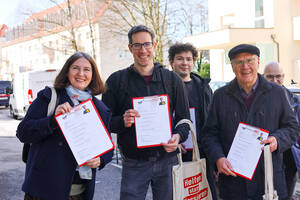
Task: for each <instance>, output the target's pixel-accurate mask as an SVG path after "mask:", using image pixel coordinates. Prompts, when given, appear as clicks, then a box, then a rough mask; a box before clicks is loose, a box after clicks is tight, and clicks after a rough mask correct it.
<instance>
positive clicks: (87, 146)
mask: <svg viewBox="0 0 300 200" xmlns="http://www.w3.org/2000/svg"><path fill="white" fill-rule="evenodd" d="M55 118H56V121H57V122H58V124H59V127H60V129H61V130H62V132H63V134H64V136H65V138H66V140H67V142H68V144H69V146H70V148H71V150H72V153H73V155H74V157H75V159H76V161H77V163H78V165H80V166H81V165H83V164H84V163H85V162H86V161H87V160H89V159H92V158H95V157H98V156H100V155H102V154H104V153H105V152H107V151H109V150H111V149H113V148H114V144H113V142H112V140H111V138H110V136H109V134H108V132H107V130H106V127H105V125H104V124H103V122H102V119H101V118H100V115H99V114H98V112H97V111H96V110H95V106H94V104H93V103H92V101H91V100H90V99H89V100H87V101H85V102H83V103H81V104H79V105H77V106H76V107H74V108H73V109H72V110H71V112H69V113H65V114H62V115H58V116H56V117H55Z"/></svg>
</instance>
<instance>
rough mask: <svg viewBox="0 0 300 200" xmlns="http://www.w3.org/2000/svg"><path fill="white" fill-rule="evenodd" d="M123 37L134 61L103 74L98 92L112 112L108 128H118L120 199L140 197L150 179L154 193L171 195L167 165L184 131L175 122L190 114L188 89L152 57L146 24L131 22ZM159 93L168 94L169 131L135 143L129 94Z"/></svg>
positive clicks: (151, 40) (150, 34)
mask: <svg viewBox="0 0 300 200" xmlns="http://www.w3.org/2000/svg"><path fill="white" fill-rule="evenodd" d="M128 39H129V44H128V48H129V50H130V52H131V53H132V55H133V59H134V63H133V64H132V65H131V66H129V67H128V68H126V69H123V70H120V71H117V72H115V73H113V74H112V75H111V76H110V77H109V78H108V80H107V86H108V88H107V92H106V93H105V94H103V98H102V99H103V102H104V103H105V104H106V105H107V106H108V107H109V108H110V109H111V111H112V113H113V116H112V121H111V127H110V128H111V131H112V132H113V133H117V134H118V145H119V148H120V150H121V153H122V157H123V168H122V181H121V192H120V199H121V200H142V199H145V197H146V194H147V190H148V187H149V184H151V187H152V193H153V199H157V200H162V199H164V200H172V199H173V184H172V167H173V166H174V165H176V164H177V163H178V160H177V156H176V154H177V151H176V150H177V146H178V144H179V143H181V142H184V141H185V140H186V138H187V136H188V133H189V126H188V125H187V124H185V123H184V124H181V125H178V126H176V127H175V125H176V124H177V123H178V122H179V121H180V120H181V119H189V118H190V114H189V107H188V99H187V95H186V93H185V90H184V85H183V82H182V80H181V79H180V77H179V76H177V75H176V73H174V72H172V71H169V70H167V69H164V68H163V67H162V65H161V64H159V63H153V57H154V53H155V49H156V45H157V43H156V42H155V40H154V39H155V38H154V33H153V31H152V30H151V29H149V28H148V27H146V26H143V25H139V26H134V27H132V28H131V30H130V31H129V32H128ZM162 94H167V95H168V97H169V105H168V106H169V111H170V118H171V119H170V122H171V128H172V133H173V134H172V137H171V139H170V140H169V141H168V142H167V143H162V144H161V146H156V147H148V148H137V141H136V132H135V125H134V122H135V118H136V117H140V114H139V113H138V111H137V110H134V109H133V106H132V98H135V97H146V96H154V95H162ZM158 102H159V101H158ZM164 105H165V104H164ZM173 113H175V114H174V115H173ZM153 126H158V124H153Z"/></svg>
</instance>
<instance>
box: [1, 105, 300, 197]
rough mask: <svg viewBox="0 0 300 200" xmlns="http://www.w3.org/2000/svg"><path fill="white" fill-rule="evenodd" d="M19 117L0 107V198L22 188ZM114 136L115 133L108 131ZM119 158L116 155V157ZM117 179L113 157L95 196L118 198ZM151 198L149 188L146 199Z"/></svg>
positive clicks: (17, 194)
mask: <svg viewBox="0 0 300 200" xmlns="http://www.w3.org/2000/svg"><path fill="white" fill-rule="evenodd" d="M19 123H20V120H14V119H12V118H11V117H9V110H8V109H6V108H4V107H0V127H1V128H0V152H1V154H0V162H1V168H0V200H22V199H24V192H22V190H21V187H22V183H23V179H24V170H25V164H24V163H23V161H22V158H21V155H22V147H23V144H22V143H21V142H20V141H19V140H18V139H17V138H16V137H15V134H16V129H17V126H18V124H19ZM112 138H113V140H114V141H115V140H116V137H115V135H114V134H113V135H112ZM118 159H120V157H118ZM120 182H121V165H120V161H119V164H118V163H117V157H116V156H114V158H113V161H112V162H111V163H109V164H108V165H107V166H106V167H105V168H104V169H103V170H101V171H97V177H96V188H95V195H94V199H95V200H118V199H119V193H120ZM294 193H295V196H297V200H298V199H300V181H299V179H298V181H297V184H296V188H295V192H294ZM150 199H152V194H151V189H149V190H148V193H147V197H146V200H150Z"/></svg>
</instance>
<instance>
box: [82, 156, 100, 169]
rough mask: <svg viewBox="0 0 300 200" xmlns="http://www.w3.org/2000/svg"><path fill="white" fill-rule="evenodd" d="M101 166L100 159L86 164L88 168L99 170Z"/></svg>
mask: <svg viewBox="0 0 300 200" xmlns="http://www.w3.org/2000/svg"><path fill="white" fill-rule="evenodd" d="M100 165H101V160H100V157H97V158H93V159H90V160H88V161H86V163H85V166H87V167H89V168H97V167H99V166H100Z"/></svg>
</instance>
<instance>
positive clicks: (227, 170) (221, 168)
mask: <svg viewBox="0 0 300 200" xmlns="http://www.w3.org/2000/svg"><path fill="white" fill-rule="evenodd" d="M216 164H217V167H218V172H219V173H222V174H226V175H227V176H236V174H235V173H233V169H232V167H231V165H230V163H229V161H228V160H227V159H226V158H225V157H222V158H219V159H218V160H217V163H216Z"/></svg>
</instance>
